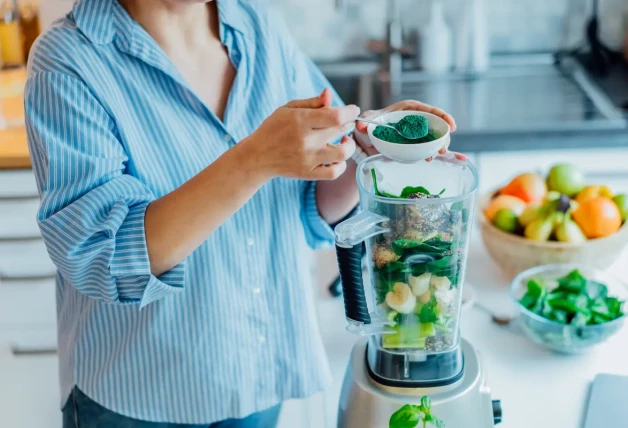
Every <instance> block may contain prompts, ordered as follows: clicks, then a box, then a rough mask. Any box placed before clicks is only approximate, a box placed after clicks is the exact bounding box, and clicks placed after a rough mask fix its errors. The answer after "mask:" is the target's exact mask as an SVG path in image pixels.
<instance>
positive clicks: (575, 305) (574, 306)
mask: <svg viewBox="0 0 628 428" xmlns="http://www.w3.org/2000/svg"><path fill="white" fill-rule="evenodd" d="M585 298H586V296H585ZM548 303H549V304H550V306H551V307H552V308H554V309H562V310H563V311H565V312H567V314H576V313H582V314H585V315H590V314H591V312H590V311H589V310H588V309H587V308H586V304H585V306H584V307H583V306H582V305H581V304H580V303H579V302H576V301H575V300H574V299H553V300H548Z"/></svg>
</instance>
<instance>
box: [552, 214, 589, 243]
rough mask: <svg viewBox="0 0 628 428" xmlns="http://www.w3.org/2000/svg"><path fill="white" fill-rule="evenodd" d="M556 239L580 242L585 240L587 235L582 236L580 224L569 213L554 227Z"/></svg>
mask: <svg viewBox="0 0 628 428" xmlns="http://www.w3.org/2000/svg"><path fill="white" fill-rule="evenodd" d="M556 239H558V240H559V241H561V242H571V243H574V244H581V243H583V242H586V240H587V237H586V236H584V233H583V232H582V229H580V226H578V225H577V224H576V222H575V221H573V220H572V219H571V217H570V216H569V215H565V216H564V218H563V221H562V222H561V224H560V225H559V226H558V227H557V228H556Z"/></svg>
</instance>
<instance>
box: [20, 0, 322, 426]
mask: <svg viewBox="0 0 628 428" xmlns="http://www.w3.org/2000/svg"><path fill="white" fill-rule="evenodd" d="M219 10H220V22H221V23H220V36H221V39H222V41H223V43H224V44H225V46H226V47H227V49H228V52H229V55H230V58H231V60H232V62H233V63H234V65H235V66H236V67H237V77H236V80H235V83H234V85H233V89H232V92H231V96H230V99H229V102H228V106H227V110H226V115H225V119H224V121H220V120H219V119H218V118H217V117H216V116H215V115H214V114H213V113H212V112H211V111H210V110H209V109H208V108H207V107H206V106H205V105H204V104H203V103H202V102H201V100H200V99H199V98H198V96H197V95H195V94H194V92H193V91H192V90H191V89H190V87H189V86H188V85H187V84H186V82H185V80H184V79H183V77H182V76H181V74H180V73H179V72H178V71H177V70H176V68H175V67H174V66H173V64H172V63H171V62H170V60H169V59H168V58H167V56H166V55H165V54H164V53H163V51H162V50H160V48H159V47H158V45H157V44H156V43H155V42H154V41H153V39H152V38H151V37H150V36H149V35H148V34H147V33H146V32H145V31H144V30H143V29H142V27H140V26H139V25H138V24H137V23H136V22H135V21H133V20H132V19H131V18H130V16H129V15H128V14H127V13H126V11H125V10H124V9H123V8H122V7H121V6H120V5H119V4H118V2H117V1H116V0H79V1H78V2H77V4H75V6H74V8H73V11H72V12H71V13H70V14H69V15H68V16H67V17H65V18H63V19H61V20H60V21H58V22H57V23H56V24H55V25H54V26H53V27H52V28H51V29H49V30H48V31H47V32H46V33H45V34H44V35H43V36H42V37H41V38H40V39H39V41H38V42H37V44H36V46H35V48H34V49H33V52H32V54H31V58H30V68H29V80H28V84H27V89H26V101H25V102H26V114H27V127H28V139H29V144H30V150H31V156H32V159H33V163H34V169H35V173H36V176H37V182H38V185H39V190H40V194H41V199H42V203H41V208H40V211H39V214H38V221H39V225H40V228H41V231H42V234H43V236H44V239H45V241H46V244H47V247H48V251H49V253H50V256H51V257H52V259H53V260H54V262H55V264H56V265H57V267H58V269H59V274H58V277H57V280H58V281H57V306H58V326H59V348H60V349H59V352H60V373H61V389H62V400H63V401H65V400H66V399H67V397H68V394H69V393H70V390H71V389H72V387H73V386H74V385H76V386H78V387H79V388H80V389H81V390H82V391H83V392H85V393H86V394H87V395H88V396H89V397H90V398H92V399H93V400H94V401H96V402H98V403H100V404H102V405H104V406H105V407H107V408H108V409H110V410H112V411H114V412H117V413H120V414H122V415H125V416H129V417H133V418H137V419H143V420H149V421H162V422H172V423H195V424H204V423H211V422H214V421H219V420H222V419H226V418H240V417H243V416H245V415H248V414H250V413H252V412H255V411H259V410H262V409H265V408H268V407H270V406H273V405H275V404H277V403H279V402H281V401H283V400H286V399H289V398H297V397H306V396H308V395H311V394H313V393H315V392H317V391H319V390H321V389H322V388H323V387H324V385H325V383H326V381H327V380H328V377H329V373H328V368H327V362H326V359H325V355H324V351H323V347H322V342H321V338H320V334H319V332H318V328H317V324H316V320H315V311H314V300H313V290H312V283H311V278H310V270H309V266H310V256H311V250H310V248H320V247H323V246H326V245H329V244H330V243H331V242H332V238H333V234H332V230H331V228H330V227H329V226H328V225H327V224H326V223H325V222H324V221H323V219H322V218H321V217H320V215H319V213H318V210H317V207H316V203H315V184H314V183H311V182H304V181H298V180H288V179H281V178H279V179H274V180H272V181H270V182H269V183H267V184H266V185H265V186H264V187H263V188H262V189H261V190H260V191H259V192H258V193H257V194H256V195H255V196H254V197H253V198H252V199H251V200H250V201H249V202H248V203H247V204H246V205H245V206H244V207H243V208H242V209H241V210H240V211H238V212H237V213H236V214H235V215H234V216H233V217H231V218H230V219H229V220H228V221H226V222H225V223H224V224H223V225H222V226H221V227H220V228H219V229H218V230H217V231H216V232H214V233H213V234H212V235H211V236H210V237H209V238H208V239H207V240H206V241H205V243H204V244H203V245H202V246H201V247H200V248H198V249H197V250H196V251H195V252H194V253H193V254H191V255H190V256H189V257H188V258H187V259H186V260H185V261H184V262H182V263H181V264H180V265H178V266H176V267H175V268H173V269H172V270H171V271H169V272H167V273H165V274H163V275H161V276H160V277H155V276H153V275H151V273H150V265H149V259H148V255H147V250H146V241H145V237H144V212H145V210H146V207H147V205H148V204H150V202H151V201H153V200H155V199H156V198H159V197H161V196H163V195H165V194H167V193H168V192H170V191H172V190H174V189H175V188H177V187H178V186H180V185H182V184H183V183H184V182H185V181H187V180H188V179H190V178H191V177H192V176H194V175H195V174H197V173H198V172H200V171H201V170H202V169H203V168H205V167H206V166H207V165H209V164H210V163H212V162H213V161H214V160H216V158H218V157H219V156H220V155H221V154H222V153H224V152H225V151H226V150H228V149H229V148H230V147H233V145H234V144H236V143H237V142H238V141H241V140H242V139H243V138H245V137H246V136H248V135H250V134H251V133H252V132H253V131H254V130H255V129H256V128H257V127H258V126H259V125H260V123H261V122H262V121H263V120H264V119H265V118H266V117H267V116H268V115H270V114H271V113H272V112H273V111H274V110H275V109H276V108H277V107H279V106H281V105H283V104H285V103H286V102H287V101H289V100H291V99H294V98H307V97H311V96H314V95H316V94H317V93H319V92H320V91H321V90H322V89H323V88H324V87H325V86H327V85H328V82H327V81H326V80H325V79H324V77H323V76H322V75H321V73H320V72H319V71H318V70H317V69H316V67H315V66H313V64H312V63H311V62H310V61H309V60H308V59H307V58H306V57H305V56H304V55H303V54H302V53H301V52H300V51H299V49H298V48H297V47H296V46H295V44H294V43H293V42H292V41H291V39H290V37H289V35H288V33H287V30H286V28H285V26H284V25H283V24H282V23H281V21H280V20H279V19H277V17H276V16H275V15H273V14H272V13H269V12H265V11H264V10H263V9H261V8H260V6H251V5H249V4H247V3H241V2H240V1H239V0H224V1H220V2H219ZM216 203H220V201H216Z"/></svg>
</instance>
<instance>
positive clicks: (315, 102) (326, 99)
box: [285, 89, 332, 108]
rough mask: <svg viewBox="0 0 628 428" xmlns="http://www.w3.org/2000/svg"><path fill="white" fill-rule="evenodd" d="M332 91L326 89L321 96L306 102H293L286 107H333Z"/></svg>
mask: <svg viewBox="0 0 628 428" xmlns="http://www.w3.org/2000/svg"><path fill="white" fill-rule="evenodd" d="M331 98H332V94H331V90H329V89H325V90H324V91H323V92H322V93H321V94H320V95H319V96H317V97H314V98H308V99H306V100H292V101H290V102H289V103H288V104H286V105H285V106H286V107H288V108H321V107H325V106H330V105H331Z"/></svg>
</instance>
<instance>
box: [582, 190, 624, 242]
mask: <svg viewBox="0 0 628 428" xmlns="http://www.w3.org/2000/svg"><path fill="white" fill-rule="evenodd" d="M572 218H573V219H574V220H575V222H576V223H578V226H580V229H582V231H583V232H584V234H585V235H586V237H587V238H589V239H591V238H602V237H604V236H608V235H612V234H613V233H615V232H617V230H619V228H620V227H621V214H620V212H619V208H617V205H615V203H614V202H613V201H612V200H611V199H609V198H607V197H604V196H596V197H593V198H590V199H587V200H586V201H584V202H583V203H581V204H580V205H579V206H578V208H577V209H576V210H575V211H574V212H573V214H572Z"/></svg>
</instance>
